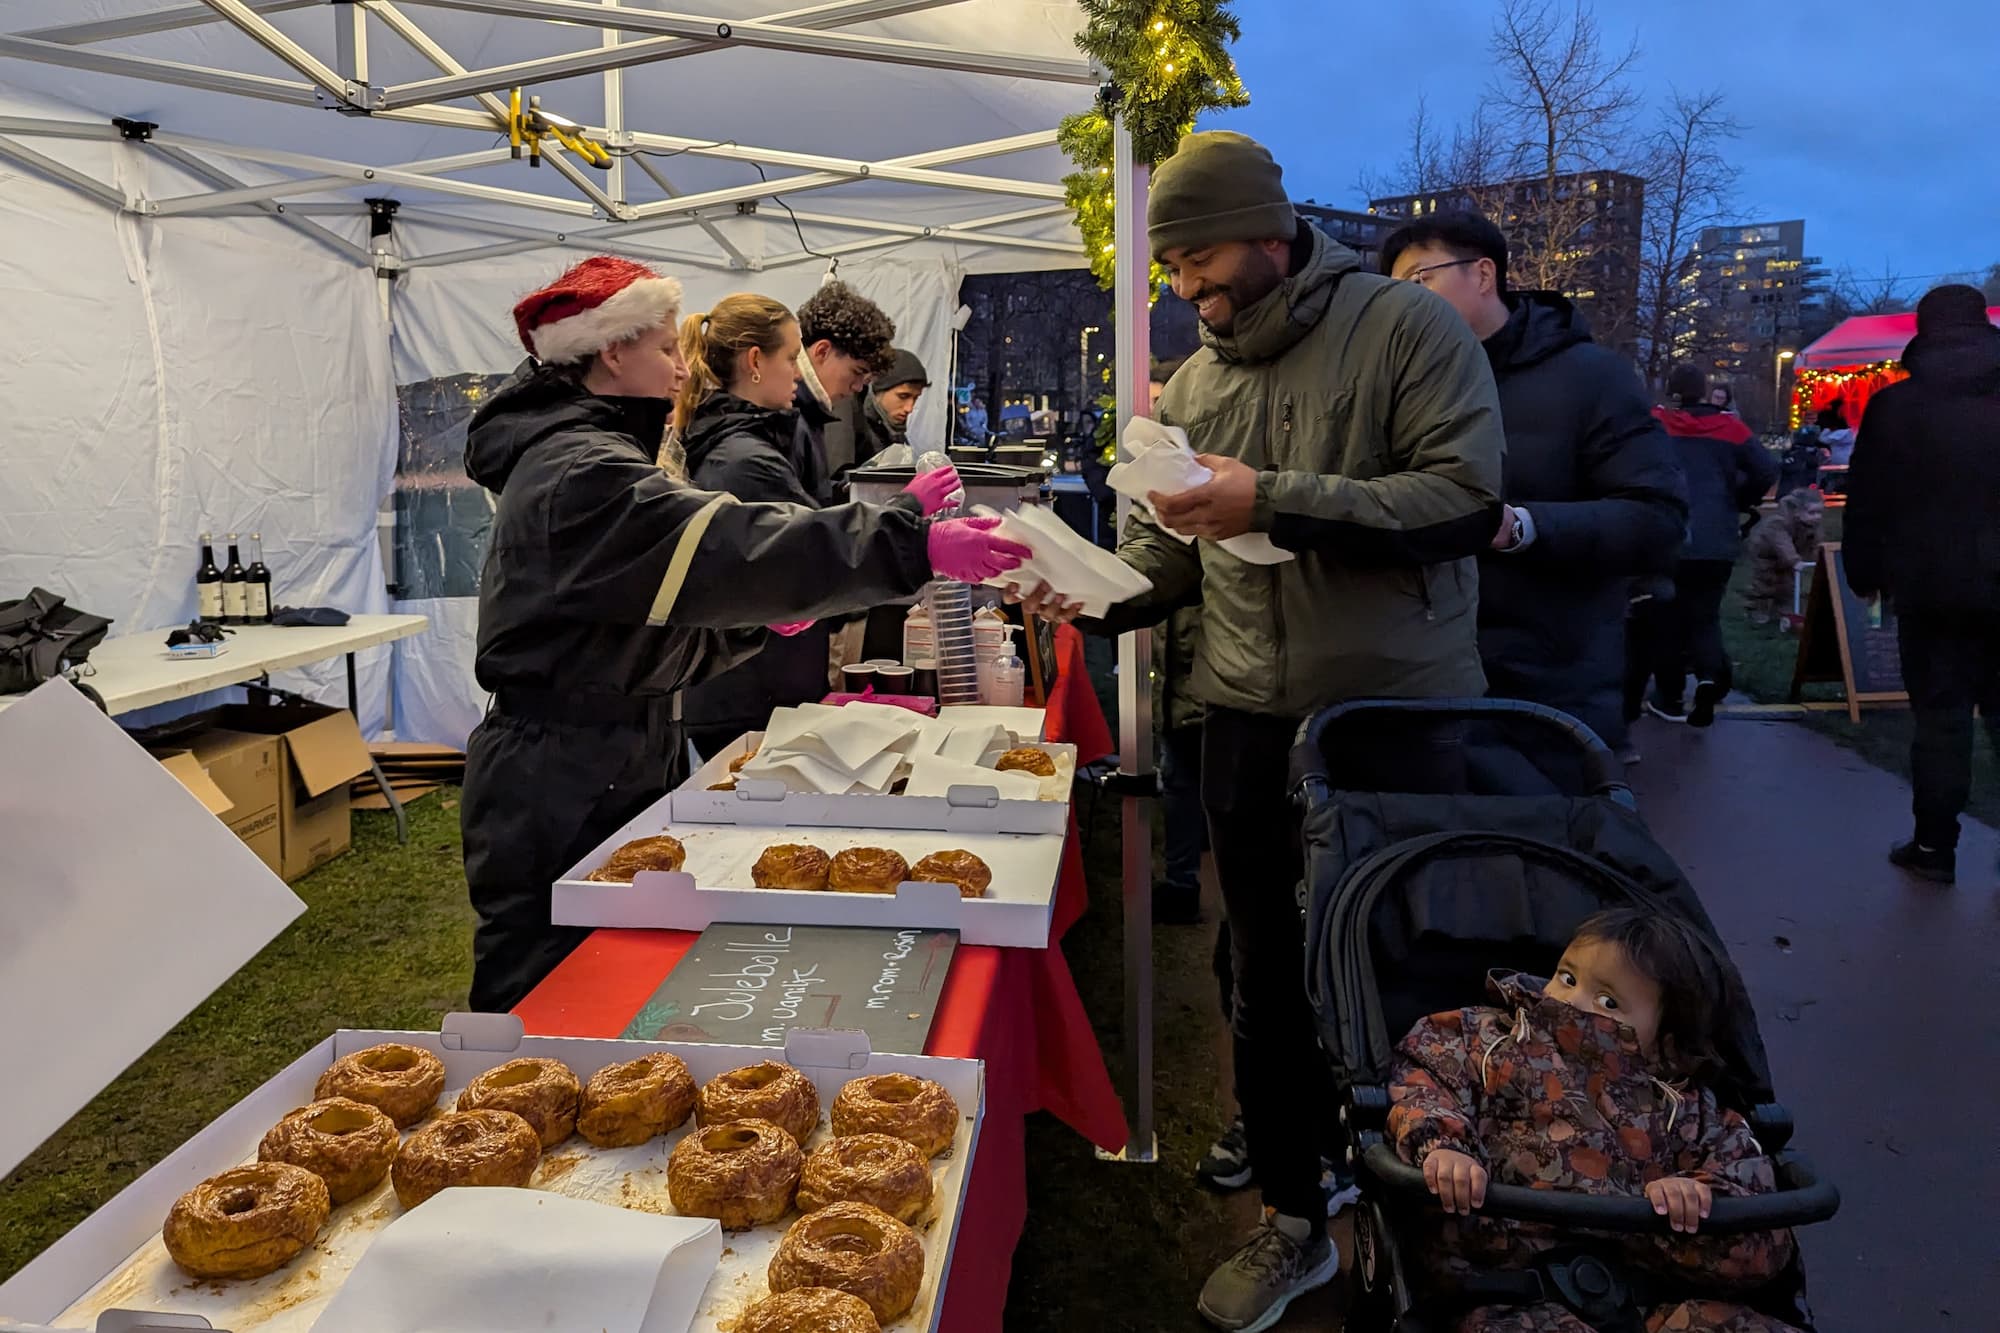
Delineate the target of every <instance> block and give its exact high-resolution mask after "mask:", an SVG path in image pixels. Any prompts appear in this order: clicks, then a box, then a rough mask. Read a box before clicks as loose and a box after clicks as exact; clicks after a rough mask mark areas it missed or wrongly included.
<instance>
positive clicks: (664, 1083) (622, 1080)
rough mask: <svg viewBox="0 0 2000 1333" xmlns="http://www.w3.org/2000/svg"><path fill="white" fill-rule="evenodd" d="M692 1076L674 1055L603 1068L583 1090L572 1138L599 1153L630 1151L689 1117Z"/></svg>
mask: <svg viewBox="0 0 2000 1333" xmlns="http://www.w3.org/2000/svg"><path fill="white" fill-rule="evenodd" d="M694 1097H695V1090H694V1075H692V1074H690V1073H688V1067H687V1062H686V1061H684V1060H682V1059H681V1058H680V1057H679V1056H678V1055H672V1054H669V1053H668V1052H666V1051H655V1052H653V1054H651V1055H642V1056H640V1057H639V1058H638V1059H636V1060H628V1061H626V1062H625V1063H624V1064H622V1065H606V1066H605V1067H604V1068H602V1069H600V1070H598V1071H597V1072H596V1073H595V1074H592V1075H591V1076H590V1082H588V1083H586V1084H585V1085H584V1088H583V1112H582V1114H580V1115H578V1116H577V1118H576V1132H577V1133H579V1134H581V1135H583V1137H585V1138H586V1139H589V1140H590V1141H591V1142H592V1143H593V1144H595V1145H596V1146H597V1147H599V1148H630V1147H633V1146H634V1145H636V1144H641V1143H644V1142H646V1140H648V1139H650V1138H653V1137H655V1136H657V1135H660V1134H664V1133H666V1132H667V1131H668V1130H670V1129H679V1128H680V1126H681V1122H682V1121H684V1120H686V1119H687V1118H688V1117H689V1116H691V1115H693V1114H694Z"/></svg>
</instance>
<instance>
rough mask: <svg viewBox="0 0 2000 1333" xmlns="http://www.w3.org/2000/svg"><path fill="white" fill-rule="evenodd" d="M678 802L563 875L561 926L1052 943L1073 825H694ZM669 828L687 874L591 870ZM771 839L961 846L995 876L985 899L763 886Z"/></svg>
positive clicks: (916, 890) (918, 856)
mask: <svg viewBox="0 0 2000 1333" xmlns="http://www.w3.org/2000/svg"><path fill="white" fill-rule="evenodd" d="M676 799H677V797H676V795H674V794H671V793H670V794H669V795H667V796H665V797H663V798H661V799H660V800H658V801H656V802H654V803H653V804H652V805H651V806H650V807H648V808H647V809H646V810H644V811H643V812H641V813H640V814H639V815H638V816H637V817H636V818H634V819H632V820H631V821H630V822H629V823H627V824H626V825H625V827H624V828H621V829H619V830H618V831H617V832H616V833H614V834H612V835H611V836H610V837H608V838H606V839H605V840H604V841H603V842H601V843H599V844H598V845H597V846H596V847H594V848H592V849H591V850H590V851H589V852H588V853H586V854H585V856H584V857H583V859H582V860H580V861H578V862H577V863H576V864H575V865H574V866H572V867H571V868H570V869H569V872H568V873H567V874H565V875H564V876H563V877H562V878H561V879H559V880H557V881H556V883H555V885H554V889H553V894H552V899H553V905H554V912H553V916H554V919H555V921H556V923H557V924H558V925H565V926H618V927H639V928H649V929H656V930H706V929H707V928H708V927H709V926H711V925H713V924H715V923H716V922H718V921H740V922H747V923H751V924H760V923H766V922H768V923H770V924H772V925H792V926H900V927H906V928H912V929H917V928H923V929H935V930H955V931H957V932H958V937H959V940H960V942H962V943H965V944H995V945H1001V946H1005V947H1008V948H1016V949H1043V948H1047V947H1048V942H1049V923H1050V920H1051V918H1052V917H1053V916H1054V912H1055V894H1056V880H1057V877H1058V876H1059V875H1060V874H1061V872H1062V858H1063V847H1064V844H1065V842H1066V841H1067V838H1068V833H1067V821H1065V831H1063V832H1058V833H969V832H963V831H941V830H936V829H921V828H920V829H909V828H855V827H846V826H839V827H836V826H822V825H814V826H811V827H791V828H787V827H780V826H762V825H754V824H695V823H682V822H681V821H679V820H678V819H676V818H675V811H676V809H677V807H676V806H675V804H674V803H675V801H676ZM884 799H889V800H893V799H895V798H884ZM1062 808H1063V809H1064V810H1065V811H1066V810H1067V808H1068V807H1066V806H1065V807H1062ZM661 833H666V834H670V835H672V836H673V837H675V838H678V839H679V840H680V842H681V845H682V846H683V847H684V848H686V849H687V859H686V861H685V862H683V863H682V866H681V868H680V869H679V870H677V871H671V872H669V871H651V870H642V871H640V872H639V873H638V874H637V875H636V876H634V877H633V881H632V883H630V884H620V883H598V882H596V881H593V880H591V879H589V878H587V876H589V874H590V872H591V871H593V870H595V869H596V868H597V867H599V866H601V865H603V864H604V862H605V861H607V860H608V859H610V856H611V854H612V853H613V852H614V851H616V850H617V849H618V848H619V847H621V846H623V845H624V844H625V843H627V842H630V841H632V840H633V839H635V838H647V837H652V836H654V835H656V834H661ZM774 843H810V844H811V845H813V846H815V847H818V848H819V849H820V850H821V851H824V852H825V853H826V854H827V855H828V856H832V855H834V854H835V853H837V852H840V851H841V850H843V849H845V848H849V847H886V848H888V849H889V850H891V851H895V852H900V853H901V854H902V856H903V859H905V860H906V861H908V862H909V863H910V864H911V865H913V866H914V865H915V864H916V863H917V862H919V861H921V860H922V859H923V858H924V857H926V856H928V855H930V854H931V853H932V852H938V851H946V850H951V849H960V848H962V849H963V850H965V851H968V852H971V853H972V854H973V855H975V856H977V857H979V858H980V859H981V860H983V861H984V862H986V865H987V868H988V869H990V870H991V871H992V872H993V882H992V884H991V885H990V886H988V888H987V890H986V893H985V894H984V895H983V896H981V897H978V898H963V897H960V896H959V892H958V889H957V888H956V887H954V886H952V885H949V884H922V883H912V882H905V883H903V884H901V885H899V886H897V889H896V892H895V893H893V894H889V893H835V892H833V891H832V890H796V891H795V890H787V889H760V888H757V887H756V886H755V884H754V882H753V880H752V878H751V874H750V868H751V866H752V865H754V864H755V863H756V860H757V858H758V857H759V856H760V855H762V854H763V851H764V849H765V848H766V847H769V846H771V845H773V844H774Z"/></svg>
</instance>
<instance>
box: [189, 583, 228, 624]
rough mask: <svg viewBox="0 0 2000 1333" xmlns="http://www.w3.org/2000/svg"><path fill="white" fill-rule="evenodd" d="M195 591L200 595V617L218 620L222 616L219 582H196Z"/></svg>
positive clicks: (220, 586)
mask: <svg viewBox="0 0 2000 1333" xmlns="http://www.w3.org/2000/svg"><path fill="white" fill-rule="evenodd" d="M195 591H196V592H197V593H198V594H200V597H201V618H202V619H203V620H220V619H221V618H222V585H221V584H220V583H197V584H196V585H195Z"/></svg>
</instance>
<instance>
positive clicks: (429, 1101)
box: [313, 1041, 444, 1129]
mask: <svg viewBox="0 0 2000 1333" xmlns="http://www.w3.org/2000/svg"><path fill="white" fill-rule="evenodd" d="M443 1091H444V1061H442V1060H440V1059H438V1058H437V1057H436V1056H435V1055H432V1054H431V1053H430V1052H429V1051H426V1050H422V1049H420V1048H418V1047H415V1046H404V1045H401V1044H400V1043H398V1042H393V1041H391V1042H384V1043H383V1044H382V1045H380V1046H370V1047H369V1048H368V1049H367V1050H365V1051H356V1052H355V1053H354V1054H352V1055H347V1056H342V1057H341V1058H340V1059H338V1060H335V1061H334V1062H333V1065H332V1067H331V1068H329V1069H328V1070H327V1071H326V1072H325V1073H324V1074H321V1075H320V1076H319V1082H318V1083H317V1084H316V1085H315V1086H314V1087H313V1096H314V1097H315V1098H320V1099H324V1098H327V1097H345V1098H347V1099H348V1100H350V1101H357V1102H363V1103H366V1104H367V1105H369V1106H372V1107H374V1108H376V1109H377V1110H379V1111H381V1112H382V1113H383V1114H385V1115H387V1116H388V1117H389V1118H390V1119H391V1120H393V1121H395V1122H396V1128H397V1129H408V1128H409V1127H410V1126H411V1125H414V1124H416V1123H417V1122H418V1121H419V1120H422V1119H423V1118H424V1113H425V1112H427V1111H429V1110H430V1109H431V1108H432V1107H433V1106H436V1105H437V1099H438V1094H439V1093H441V1092H443Z"/></svg>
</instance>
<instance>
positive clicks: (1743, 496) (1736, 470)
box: [1653, 403, 1778, 563]
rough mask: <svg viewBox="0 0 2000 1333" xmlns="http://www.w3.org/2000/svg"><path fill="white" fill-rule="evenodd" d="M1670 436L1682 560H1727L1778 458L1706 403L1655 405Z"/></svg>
mask: <svg viewBox="0 0 2000 1333" xmlns="http://www.w3.org/2000/svg"><path fill="white" fill-rule="evenodd" d="M1653 415H1654V416H1656V417H1658V418H1659V419H1660V424H1661V425H1663V426H1665V427H1666V428H1667V434H1669V435H1671V436H1673V440H1674V457H1675V458H1677V459H1679V460H1680V465H1681V475H1682V476H1683V477H1685V478H1686V479H1687V497H1688V537H1687V545H1686V546H1684V547H1682V548H1681V559H1683V560H1718V561H1723V562H1725V563H1733V562H1734V561H1735V559H1736V557H1737V556H1739V555H1741V554H1743V516H1744V515H1745V514H1749V513H1754V512H1756V509H1757V506H1758V505H1760V504H1762V503H1763V500H1764V496H1765V495H1766V494H1767V493H1768V492H1769V491H1770V489H1771V487H1772V486H1774V485H1776V484H1777V480H1778V457H1777V455H1776V454H1773V453H1772V452H1771V451H1770V450H1769V449H1766V448H1765V447H1764V446H1763V445H1761V444H1759V443H1757V441H1756V438H1755V437H1754V436H1752V435H1751V434H1750V428H1749V427H1748V426H1746V425H1744V424H1743V422H1742V421H1741V420H1739V419H1738V418H1737V417H1735V416H1733V415H1732V414H1730V413H1728V412H1725V411H1723V410H1722V409H1721V408H1719V407H1711V406H1709V405H1708V404H1707V403H1696V404H1695V405H1694V406H1693V407H1689V408H1677V407H1656V408H1654V409H1653Z"/></svg>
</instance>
